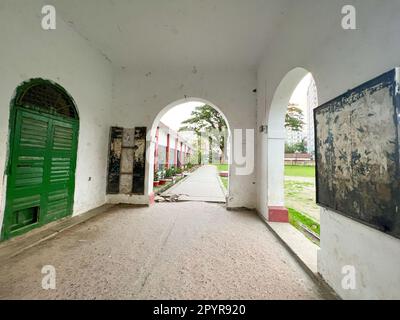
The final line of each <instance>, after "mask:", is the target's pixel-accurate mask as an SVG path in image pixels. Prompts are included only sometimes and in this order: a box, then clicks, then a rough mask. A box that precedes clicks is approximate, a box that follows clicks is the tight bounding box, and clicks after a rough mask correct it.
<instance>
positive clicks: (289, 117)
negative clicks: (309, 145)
mask: <svg viewBox="0 0 400 320" xmlns="http://www.w3.org/2000/svg"><path fill="white" fill-rule="evenodd" d="M303 118H304V116H303V111H302V110H301V109H300V108H299V107H298V105H297V104H293V103H291V104H289V106H288V109H287V112H286V118H285V128H288V129H291V130H293V131H301V130H303V126H304V124H305V122H304V121H303Z"/></svg>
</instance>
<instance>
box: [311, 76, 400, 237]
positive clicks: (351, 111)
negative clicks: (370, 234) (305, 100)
mask: <svg viewBox="0 0 400 320" xmlns="http://www.w3.org/2000/svg"><path fill="white" fill-rule="evenodd" d="M398 74H399V70H398V69H394V70H392V71H390V72H388V73H385V74H383V75H382V76H380V77H377V78H375V79H373V80H371V81H369V82H367V83H364V84H362V85H361V86H359V87H357V88H355V89H353V90H349V91H348V92H347V93H345V94H343V95H341V96H339V97H337V98H335V99H333V100H332V101H329V102H327V103H325V104H324V105H322V106H320V107H319V108H317V109H315V110H314V119H315V139H316V141H315V146H316V148H315V150H316V151H315V152H316V163H317V177H316V183H317V202H318V204H320V205H321V206H324V207H327V208H330V209H333V210H334V211H336V212H338V213H340V214H342V215H345V216H347V217H349V218H352V219H354V220H357V221H359V222H362V223H364V224H367V225H368V226H371V227H373V228H376V229H378V230H380V231H383V232H385V233H388V234H390V235H392V236H395V237H398V238H400V213H399V211H398V210H399V204H400V201H399V200H400V192H399V178H400V175H399V138H398V136H399V134H398V130H399V128H398V127H399V126H398V117H397V115H398V114H399V113H400V110H399V107H400V105H399V95H398V92H397V88H398V82H397V81H396V79H397V78H398V77H397V75H398Z"/></svg>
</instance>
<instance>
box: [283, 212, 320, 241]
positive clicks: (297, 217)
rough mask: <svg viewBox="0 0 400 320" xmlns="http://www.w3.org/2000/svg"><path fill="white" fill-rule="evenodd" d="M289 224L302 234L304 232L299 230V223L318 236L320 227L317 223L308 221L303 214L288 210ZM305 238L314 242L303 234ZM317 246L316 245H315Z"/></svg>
mask: <svg viewBox="0 0 400 320" xmlns="http://www.w3.org/2000/svg"><path fill="white" fill-rule="evenodd" d="M288 210H289V222H290V223H291V224H292V225H293V226H294V227H295V228H296V229H298V230H300V231H301V232H302V233H304V230H303V229H302V228H301V226H300V223H301V224H303V225H304V226H306V227H307V228H308V229H309V230H311V231H313V232H314V233H316V234H318V235H320V225H319V223H317V222H315V221H314V220H312V219H310V218H309V217H307V216H305V215H304V214H302V213H300V212H298V211H296V210H294V209H292V208H289V209H288ZM305 236H306V237H307V238H309V239H310V240H311V241H313V242H314V241H315V240H314V239H313V238H312V237H311V236H309V235H308V234H306V233H305ZM317 244H318V243H317Z"/></svg>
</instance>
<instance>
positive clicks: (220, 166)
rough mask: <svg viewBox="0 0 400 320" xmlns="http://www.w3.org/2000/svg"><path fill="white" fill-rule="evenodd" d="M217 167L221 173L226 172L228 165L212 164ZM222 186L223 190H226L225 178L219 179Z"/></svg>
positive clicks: (226, 182) (226, 181)
mask: <svg viewBox="0 0 400 320" xmlns="http://www.w3.org/2000/svg"><path fill="white" fill-rule="evenodd" d="M214 166H216V167H217V169H218V172H221V171H228V170H229V165H228V164H214ZM220 179H221V181H222V184H223V185H224V187H225V189H226V190H228V180H229V179H228V178H227V177H220Z"/></svg>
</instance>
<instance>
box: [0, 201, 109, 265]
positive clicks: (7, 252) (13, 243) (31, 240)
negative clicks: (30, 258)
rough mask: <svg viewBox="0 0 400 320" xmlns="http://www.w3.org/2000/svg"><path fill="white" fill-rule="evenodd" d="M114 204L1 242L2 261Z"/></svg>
mask: <svg viewBox="0 0 400 320" xmlns="http://www.w3.org/2000/svg"><path fill="white" fill-rule="evenodd" d="M114 206H116V205H113V204H104V205H102V206H100V207H98V208H95V209H92V210H89V211H87V212H85V213H82V214H79V215H76V216H73V217H66V218H63V219H61V220H58V221H54V222H51V223H49V224H47V225H44V226H42V227H40V228H38V229H34V230H31V231H29V232H28V233H26V234H24V235H21V236H18V237H15V238H12V239H9V240H6V241H4V242H2V243H0V261H4V260H7V259H11V258H13V257H15V256H17V255H19V254H21V253H22V252H24V251H26V250H28V249H30V248H32V247H34V246H36V245H38V244H40V243H42V242H44V241H46V240H49V239H52V238H54V237H56V236H57V235H58V234H60V233H61V232H63V231H66V230H68V229H70V228H72V227H74V226H76V225H78V224H81V223H83V222H85V221H87V220H89V219H92V218H94V217H95V216H98V215H100V214H102V213H105V212H107V211H108V210H109V209H111V208H112V207H114Z"/></svg>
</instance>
